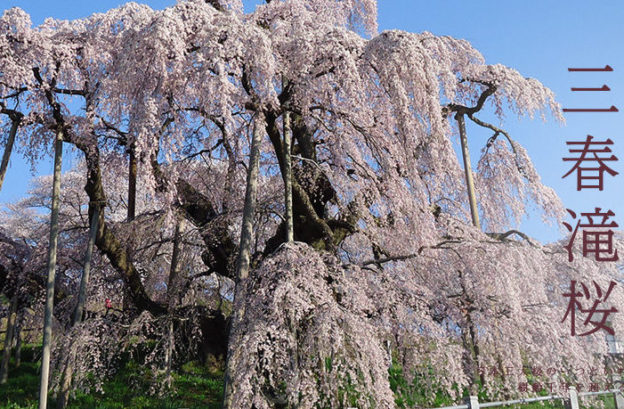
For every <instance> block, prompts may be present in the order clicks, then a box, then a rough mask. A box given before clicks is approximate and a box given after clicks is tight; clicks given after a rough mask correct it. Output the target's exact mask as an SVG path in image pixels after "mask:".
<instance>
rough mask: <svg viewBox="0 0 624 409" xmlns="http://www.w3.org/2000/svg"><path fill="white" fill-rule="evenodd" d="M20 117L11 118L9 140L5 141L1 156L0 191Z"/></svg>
mask: <svg viewBox="0 0 624 409" xmlns="http://www.w3.org/2000/svg"><path fill="white" fill-rule="evenodd" d="M20 121H21V117H19V116H18V117H16V118H13V122H12V123H11V130H10V131H9V138H8V139H7V143H6V146H5V147H4V154H2V163H1V164H0V190H2V184H3V183H4V175H6V171H7V167H8V166H9V159H10V158H11V152H12V151H13V143H15V135H17V128H18V127H19V124H20Z"/></svg>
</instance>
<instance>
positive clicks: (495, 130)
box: [468, 114, 527, 177]
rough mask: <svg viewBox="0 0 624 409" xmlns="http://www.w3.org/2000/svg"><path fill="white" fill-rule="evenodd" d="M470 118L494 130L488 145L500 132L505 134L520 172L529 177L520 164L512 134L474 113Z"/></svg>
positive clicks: (469, 115)
mask: <svg viewBox="0 0 624 409" xmlns="http://www.w3.org/2000/svg"><path fill="white" fill-rule="evenodd" d="M468 118H470V120H471V121H472V122H474V123H475V124H477V125H479V126H482V127H484V128H488V129H491V130H493V131H494V136H492V137H491V138H490V140H489V141H488V146H489V145H490V144H491V143H492V142H494V140H495V139H496V137H497V136H498V135H500V134H502V135H503V136H505V138H506V139H507V141H508V142H509V146H510V147H511V150H512V151H513V153H514V158H515V162H516V168H517V169H518V172H520V173H521V174H522V175H523V176H524V177H527V175H526V171H525V169H524V167H523V166H522V165H521V164H520V162H519V161H518V151H517V150H516V145H515V142H514V140H513V139H511V136H510V135H509V133H508V132H507V131H505V130H504V129H501V128H499V127H497V126H495V125H492V124H490V123H487V122H485V121H482V120H481V119H479V118H477V117H475V116H474V114H468Z"/></svg>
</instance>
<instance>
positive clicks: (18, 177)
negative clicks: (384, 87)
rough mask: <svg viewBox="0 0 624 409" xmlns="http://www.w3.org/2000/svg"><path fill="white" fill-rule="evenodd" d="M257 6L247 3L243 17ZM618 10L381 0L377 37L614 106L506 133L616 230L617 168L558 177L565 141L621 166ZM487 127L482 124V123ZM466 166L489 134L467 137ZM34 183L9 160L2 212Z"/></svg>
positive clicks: (101, 2) (577, 203) (569, 202)
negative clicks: (462, 49) (428, 45)
mask: <svg viewBox="0 0 624 409" xmlns="http://www.w3.org/2000/svg"><path fill="white" fill-rule="evenodd" d="M139 2H140V3H146V4H148V5H150V6H151V7H153V8H164V7H166V6H168V5H171V4H174V3H175V0H149V1H139ZM122 3H123V1H118V0H98V1H94V2H84V1H81V0H57V1H53V2H52V1H47V0H46V1H44V0H22V1H19V0H4V1H3V2H2V6H3V8H10V7H13V6H17V7H21V8H22V9H24V10H26V11H27V12H28V13H29V14H30V15H31V18H32V20H33V22H34V23H35V24H39V23H41V22H42V21H43V19H44V18H45V17H55V18H62V19H73V18H78V17H85V16H88V15H89V14H91V13H94V12H102V11H106V10H108V9H110V8H112V7H116V6H118V5H120V4H122ZM253 4H254V2H251V1H250V2H246V7H247V9H250V8H252V7H253ZM622 21H624V3H621V2H620V1H615V0H612V1H601V2H592V3H590V2H587V1H578V0H574V1H566V2H565V3H564V2H560V1H554V0H539V1H538V0H533V1H526V2H515V1H500V0H498V1H493V0H478V1H473V2H466V1H461V0H447V1H444V2H442V1H431V0H430V1H427V2H425V1H409V0H392V1H390V0H380V1H379V26H380V30H386V29H401V30H406V31H412V32H422V31H430V32H432V33H434V34H437V35H451V36H453V37H458V38H464V39H466V40H468V41H470V42H471V43H472V45H473V46H474V47H475V48H476V49H478V50H479V51H481V53H482V54H483V55H484V56H485V58H486V61H487V62H488V63H490V64H494V63H501V64H504V65H507V66H510V67H513V68H515V69H517V70H518V71H520V72H521V73H522V74H523V75H525V76H528V77H534V78H537V79H539V80H540V81H542V82H543V83H544V84H545V85H547V86H548V87H550V88H551V89H552V90H553V91H554V92H555V94H556V95H557V98H558V100H559V102H560V103H561V104H562V105H563V106H564V107H570V108H585V107H591V108H598V107H609V106H611V105H615V106H617V107H618V108H619V109H620V111H621V112H619V113H570V114H566V120H567V123H566V125H565V126H561V125H560V124H558V123H556V122H554V121H553V120H552V119H550V120H549V121H548V122H546V123H544V122H542V121H541V120H540V119H536V120H533V121H531V120H529V119H528V118H524V119H522V120H520V121H519V120H518V119H517V118H515V117H514V116H511V115H510V116H509V117H508V118H507V119H506V121H505V122H504V124H502V125H503V126H504V128H505V129H506V130H508V131H509V132H510V134H511V135H512V137H514V138H515V139H516V140H517V141H519V142H521V143H522V144H523V145H524V146H525V147H526V148H527V150H528V151H529V154H530V156H531V157H532V158H533V161H534V163H535V165H536V167H537V169H538V172H539V173H540V175H541V177H542V180H543V181H544V182H545V183H546V184H547V185H549V186H551V187H553V188H554V189H555V190H556V192H557V193H558V194H559V196H560V197H561V198H562V200H563V203H564V205H565V206H566V207H568V208H570V209H573V210H575V211H577V212H586V211H592V210H593V208H594V207H602V208H603V210H607V209H611V210H613V212H614V213H615V221H617V222H619V223H620V224H621V226H624V203H623V202H624V193H623V190H622V188H621V186H622V182H623V181H624V167H623V166H622V165H621V161H618V162H615V163H613V162H612V163H611V164H612V167H613V168H614V169H615V170H616V171H618V172H620V175H618V176H616V177H615V178H612V177H606V178H605V190H604V191H603V192H598V191H597V190H583V191H581V192H577V191H576V183H575V180H574V179H573V177H574V175H571V176H569V177H568V178H566V179H562V178H561V176H562V175H563V174H565V173H566V172H567V171H568V169H569V167H568V166H569V164H568V163H564V162H563V161H562V158H563V157H564V156H568V152H567V148H566V145H565V141H566V140H570V141H571V140H582V139H584V138H585V136H586V135H587V134H591V135H594V136H595V138H596V140H604V139H606V138H611V139H612V140H613V141H614V142H615V145H614V147H612V149H613V150H614V153H615V155H616V156H618V157H621V158H622V160H624V149H623V148H622V146H624V138H623V137H622V135H621V133H622V130H623V129H624V128H623V126H622V125H623V118H624V48H623V47H622V46H621V39H622V38H624V25H623V24H622V23H621V22H622ZM605 64H609V65H611V66H612V67H613V68H614V71H613V72H611V73H569V72H568V71H567V67H600V66H604V65H605ZM603 84H607V85H608V86H609V87H610V88H611V91H610V92H595V93H582V92H575V93H574V92H572V91H571V90H570V87H594V86H596V87H600V86H602V85H603ZM484 119H488V117H487V116H485V117H484ZM468 134H469V138H470V147H471V152H472V156H473V162H474V161H476V159H477V158H478V156H479V155H478V152H479V150H480V149H481V147H483V145H484V144H485V142H486V141H487V138H488V137H489V136H491V132H485V130H482V129H479V128H475V127H472V126H470V127H469V128H468ZM76 160H78V156H77V154H75V153H70V152H68V154H66V156H65V163H66V165H67V166H71V164H72V162H75V161H76ZM51 171H52V164H51V161H44V162H42V163H40V164H39V165H38V166H37V169H36V173H40V174H45V173H51ZM30 177H31V173H30V167H29V165H28V164H27V163H25V161H24V160H23V158H21V157H19V155H15V156H14V157H13V158H12V161H11V168H10V169H9V172H8V173H7V177H6V180H5V184H4V187H3V189H2V192H0V204H1V203H3V202H8V201H13V200H15V199H17V198H19V197H20V196H22V195H23V194H24V193H25V191H26V190H27V187H28V180H29V179H30ZM521 229H522V230H523V231H525V232H526V233H528V234H529V235H531V236H533V237H536V238H538V239H539V240H540V241H543V242H548V241H552V240H555V239H557V238H559V237H560V232H559V229H558V227H556V226H545V225H544V224H543V223H542V222H541V220H540V219H539V218H538V217H531V218H530V220H529V221H527V222H525V223H523V225H522V226H521Z"/></svg>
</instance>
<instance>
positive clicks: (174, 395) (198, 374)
mask: <svg viewBox="0 0 624 409" xmlns="http://www.w3.org/2000/svg"><path fill="white" fill-rule="evenodd" d="M34 351H35V350H34V349H33V348H32V347H26V348H24V350H23V352H22V364H21V366H20V367H19V368H17V369H16V368H14V366H13V365H11V367H10V372H9V380H8V382H7V383H6V384H5V385H0V409H31V408H37V402H38V393H39V373H38V369H39V364H38V363H33V362H32V361H33V359H32V358H33V353H34ZM138 376H141V368H140V367H139V366H138V365H136V364H133V363H132V362H130V363H128V364H127V365H126V367H125V368H123V369H122V370H121V371H120V372H119V373H118V374H117V375H116V376H115V377H114V378H113V379H111V380H109V381H108V382H106V383H105V384H104V394H90V395H85V394H80V393H78V394H76V396H75V398H74V399H72V400H71V401H70V404H69V405H68V408H69V409H125V408H132V409H148V408H149V409H178V408H189V409H199V408H202V409H218V408H220V407H221V393H222V390H223V389H222V388H223V381H222V374H220V373H211V372H210V371H209V370H208V369H207V368H205V367H202V366H201V365H199V364H197V363H194V362H189V363H187V364H185V365H184V366H183V367H182V368H181V369H180V370H179V371H177V372H175V373H174V374H173V379H174V382H173V388H172V392H170V393H168V394H167V395H165V396H149V395H147V394H146V393H145V391H144V390H137V389H136V388H133V387H131V386H130V385H132V384H133V382H130V381H131V380H132V379H136V377H138ZM48 407H49V408H55V407H56V402H55V401H54V398H53V397H52V396H51V397H50V399H49V401H48Z"/></svg>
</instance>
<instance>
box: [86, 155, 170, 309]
mask: <svg viewBox="0 0 624 409" xmlns="http://www.w3.org/2000/svg"><path fill="white" fill-rule="evenodd" d="M77 146H78V148H80V150H82V151H83V152H84V154H85V160H86V162H87V184H86V186H85V191H86V192H87V195H88V196H89V200H90V202H91V203H92V204H98V205H101V204H103V203H105V202H106V196H105V195H104V185H103V184H102V173H101V171H100V162H99V151H98V148H97V146H92V145H89V146H85V145H82V144H77ZM94 211H95V207H94V206H90V207H89V213H91V214H90V216H91V217H92V216H93V215H92V212H94ZM95 245H96V246H97V248H98V250H100V251H101V252H102V253H104V254H105V255H106V256H107V257H108V259H109V260H110V262H111V265H112V266H113V268H115V270H117V271H118V272H119V273H120V274H121V276H122V277H123V279H124V282H125V283H126V285H127V287H128V291H129V293H130V295H131V298H132V301H133V302H134V305H135V306H136V307H137V308H138V309H139V310H140V311H144V310H147V311H150V312H151V313H152V314H156V315H158V314H162V313H164V312H166V308H165V307H164V306H163V305H161V304H158V303H156V302H154V301H152V299H150V298H149V296H148V295H147V292H146V291H145V287H144V286H143V283H142V281H141V277H140V275H139V272H138V271H137V269H136V267H135V266H134V264H133V263H132V261H131V260H130V256H129V254H128V251H127V249H126V248H125V246H123V245H122V243H121V242H120V241H119V240H118V239H117V237H116V236H115V235H114V233H113V232H112V231H111V230H110V229H109V228H108V225H107V224H106V220H105V219H104V211H103V209H102V210H101V211H100V212H99V217H98V230H97V236H96V238H95Z"/></svg>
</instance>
